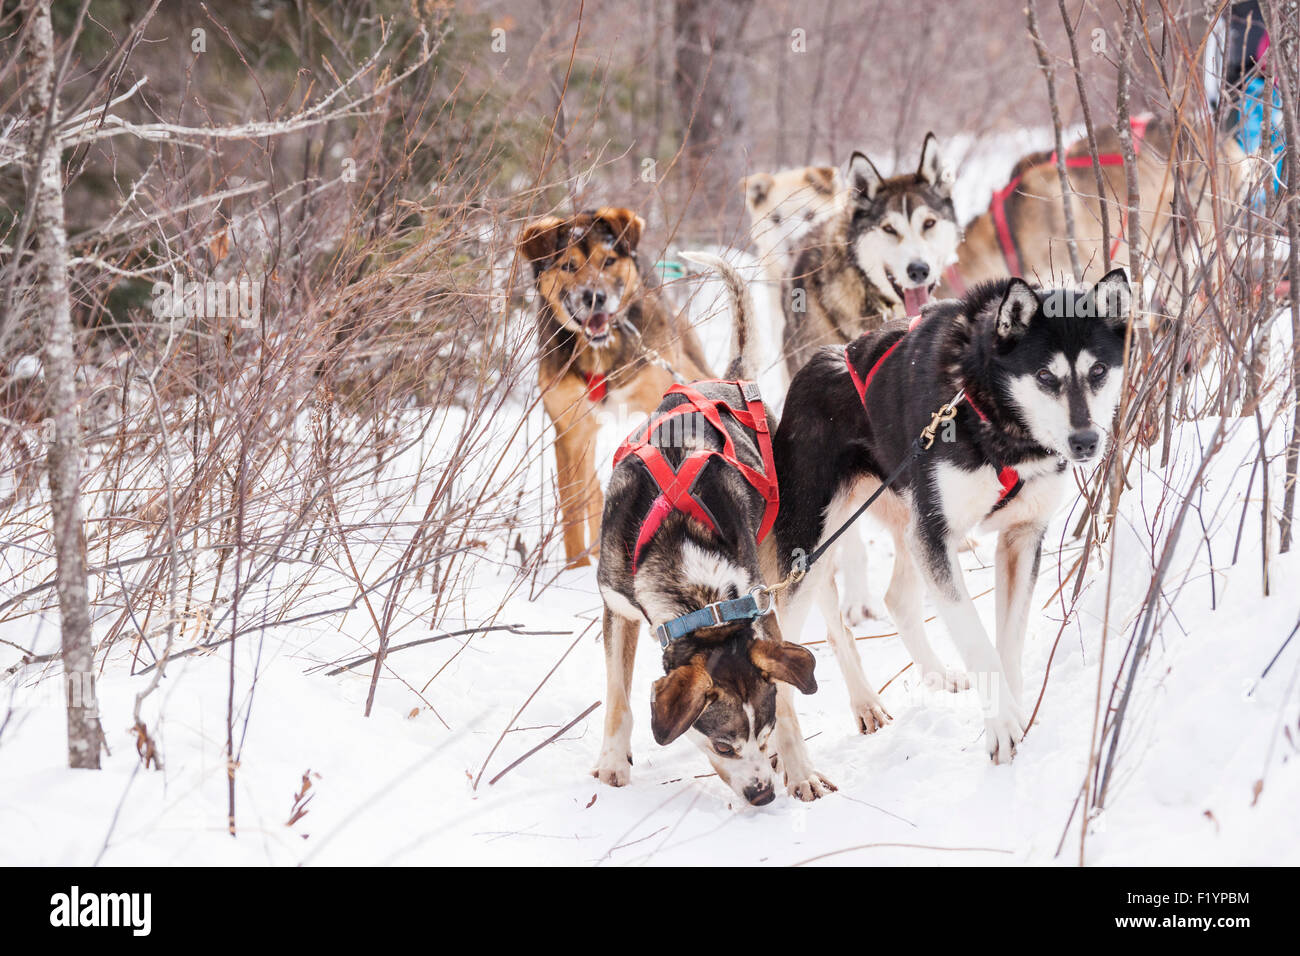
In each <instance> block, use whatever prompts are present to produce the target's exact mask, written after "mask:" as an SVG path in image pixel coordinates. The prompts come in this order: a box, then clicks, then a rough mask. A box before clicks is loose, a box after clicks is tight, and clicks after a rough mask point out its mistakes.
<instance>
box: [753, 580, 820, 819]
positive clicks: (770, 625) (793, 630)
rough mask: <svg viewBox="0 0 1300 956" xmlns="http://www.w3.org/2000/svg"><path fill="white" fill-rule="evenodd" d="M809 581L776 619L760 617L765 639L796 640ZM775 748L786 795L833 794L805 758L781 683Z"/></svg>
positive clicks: (790, 693) (789, 690) (790, 696)
mask: <svg viewBox="0 0 1300 956" xmlns="http://www.w3.org/2000/svg"><path fill="white" fill-rule="evenodd" d="M808 583H809V582H808V581H807V580H805V581H804V582H803V585H802V586H800V587H798V588H796V590H795V592H794V595H793V596H792V597H791V598H789V599H788V603H787V604H786V605H784V606H781V607H779V608H778V612H777V614H776V615H775V617H777V618H779V620H780V624H779V626H778V625H777V624H776V622H775V621H773V616H772V615H769V616H767V617H765V618H762V619H761V620H762V622H763V623H762V625H761V626H762V628H763V632H764V634H765V636H766V637H767V639H768V640H773V641H780V640H784V639H793V640H796V641H797V640H798V639H799V632H800V631H801V630H802V629H803V622H804V620H805V619H806V618H807V616H808V611H809V609H810V608H811V606H812V597H813V592H812V591H811V590H810V589H809V587H808ZM772 737H773V740H774V743H775V745H776V753H775V754H774V755H773V759H772V768H773V769H774V770H777V771H778V772H780V773H782V774H784V775H785V786H786V792H787V793H789V794H790V795H791V796H793V797H798V798H799V799H800V800H803V801H809V800H816V799H817V798H818V797H824V796H826V794H828V793H831V792H833V791H834V790H835V789H837V788H836V786H835V784H833V783H831V782H830V781H829V780H827V779H826V778H825V777H823V776H822V775H821V774H820V773H818V772H817V771H816V770H815V769H814V768H813V765H812V759H811V758H810V757H809V756H808V747H807V745H806V744H805V743H804V739H803V731H802V730H800V728H799V715H798V714H797V713H796V712H795V709H794V688H793V687H791V686H790V685H789V684H786V683H784V682H783V681H777V682H776V727H775V728H774V729H773V731H772Z"/></svg>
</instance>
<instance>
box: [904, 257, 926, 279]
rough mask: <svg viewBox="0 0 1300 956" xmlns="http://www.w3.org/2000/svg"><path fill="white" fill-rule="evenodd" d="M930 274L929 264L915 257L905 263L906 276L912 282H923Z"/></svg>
mask: <svg viewBox="0 0 1300 956" xmlns="http://www.w3.org/2000/svg"><path fill="white" fill-rule="evenodd" d="M929 275H930V264H929V263H928V262H922V261H921V260H920V259H917V260H916V261H915V262H909V263H908V264H907V277H908V278H909V279H911V280H912V281H913V282H924V281H925V280H926V279H927V278H928V277H929Z"/></svg>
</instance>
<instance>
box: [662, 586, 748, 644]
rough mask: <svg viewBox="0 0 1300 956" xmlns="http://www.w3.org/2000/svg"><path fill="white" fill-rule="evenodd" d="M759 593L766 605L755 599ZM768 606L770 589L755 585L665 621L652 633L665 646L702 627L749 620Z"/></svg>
mask: <svg viewBox="0 0 1300 956" xmlns="http://www.w3.org/2000/svg"><path fill="white" fill-rule="evenodd" d="M761 595H767V604H766V606H765V605H764V604H763V603H762V602H761V601H760V600H759V597H760V596H761ZM772 605H773V599H772V596H771V594H770V592H768V590H767V589H766V588H764V587H762V586H759V587H756V588H754V589H753V590H752V591H750V592H749V593H748V594H746V595H745V596H744V597H741V598H733V599H731V600H730V601H715V602H714V603H713V604H706V605H705V606H704V607H702V608H700V609H699V610H696V611H691V612H690V613H689V614H683V615H682V616H681V617H675V618H673V619H672V620H671V621H665V622H664V623H663V624H660V625H659V626H658V627H656V628H655V635H656V636H657V637H658V638H659V644H660V646H662V647H667V646H668V645H669V644H671V643H672V642H673V641H675V640H677V639H678V638H681V637H685V636H686V635H687V634H690V633H692V632H694V631H698V630H699V629H700V628H702V627H717V626H718V625H719V624H730V623H731V622H732V621H752V620H754V619H755V618H759V617H762V616H763V615H764V614H767V613H769V612H770V611H771V610H772Z"/></svg>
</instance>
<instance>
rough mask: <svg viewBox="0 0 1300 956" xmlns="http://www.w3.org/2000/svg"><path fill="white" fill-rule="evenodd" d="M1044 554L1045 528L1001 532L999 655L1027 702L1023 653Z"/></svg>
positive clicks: (1018, 697)
mask: <svg viewBox="0 0 1300 956" xmlns="http://www.w3.org/2000/svg"><path fill="white" fill-rule="evenodd" d="M1042 554H1043V529H1042V528H1041V527H1036V526H1033V525H1016V526H1015V527H1011V528H1007V529H1005V530H1004V531H1003V532H1002V533H1001V534H999V535H998V550H997V558H996V562H997V563H996V567H997V627H998V657H1000V658H1001V659H1002V670H1003V672H1004V673H1005V674H1006V675H1007V684H1008V685H1009V686H1010V687H1011V693H1012V694H1014V695H1015V698H1016V700H1017V701H1018V702H1020V703H1022V704H1023V703H1024V684H1023V675H1022V673H1021V666H1020V657H1021V652H1022V651H1023V650H1024V647H1025V629H1026V627H1027V626H1028V624H1029V602H1030V598H1031V597H1032V596H1033V592H1034V582H1035V581H1036V580H1037V578H1038V565H1039V562H1040V561H1041V559H1042Z"/></svg>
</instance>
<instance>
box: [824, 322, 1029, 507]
mask: <svg viewBox="0 0 1300 956" xmlns="http://www.w3.org/2000/svg"><path fill="white" fill-rule="evenodd" d="M920 324H921V316H919V315H918V316H917V317H916V318H914V319H913V320H912V321H911V322H910V323H909V324H908V326H907V331H908V332H911V331H912V330H913V329H914V328H916V327H917V326H918V325H920ZM905 338H907V332H904V333H903V334H902V335H900V336H899V337H898V341H896V342H895V343H894V344H893V345H891V346H890V347H889V348H887V349H885V352H884V354H883V355H881V356H880V358H878V359H876V361H875V364H874V365H872V366H871V370H870V371H869V372H867V377H866V378H861V377H859V376H858V370H857V369H855V368H854V367H853V360H852V359H850V358H849V350H848V348H847V347H845V349H844V364H845V365H847V366H848V368H849V377H850V378H852V379H853V387H854V388H856V389H857V390H858V400H859V401H860V402H861V403H862V408H863V410H864V411H865V410H866V407H867V389H868V388H870V387H871V380H872V379H873V378H875V377H876V373H877V372H879V371H880V367H881V366H882V365H884V364H885V359H887V358H889V356H890V355H892V354H893V352H894V349H896V348H898V347H899V346H900V345H902V344H903V339H905ZM962 398H964V399H965V400H966V404H967V405H969V406H970V407H971V411H973V412H974V413H975V414H976V415H978V416H979V420H980V421H981V422H983V423H984V424H986V425H987V424H988V421H989V417H988V416H987V415H985V414H984V412H983V411H982V410H981V409H980V407H979V406H978V405H976V404H975V403H974V402H973V401H971V399H970V396H969V395H967V394H966V392H965V390H964V389H963V390H962ZM998 484H1000V485H1001V486H1002V493H1001V494H999V495H998V500H997V504H995V505H994V506H993V510H992V511H990V512H989V514H992V513H993V512H994V511H997V510H998V509H999V508H1001V507H1002V506H1003V505H1005V504H1006V503H1007V502H1008V501H1010V500H1011V499H1012V498H1014V497H1015V496H1016V495H1018V494H1019V493H1020V489H1021V488H1022V487H1023V486H1024V484H1025V481H1024V479H1023V478H1021V477H1020V472H1018V471H1016V470H1015V469H1014V468H1012V467H1011V466H1010V465H1003V466H1002V467H1001V468H999V469H998Z"/></svg>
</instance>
